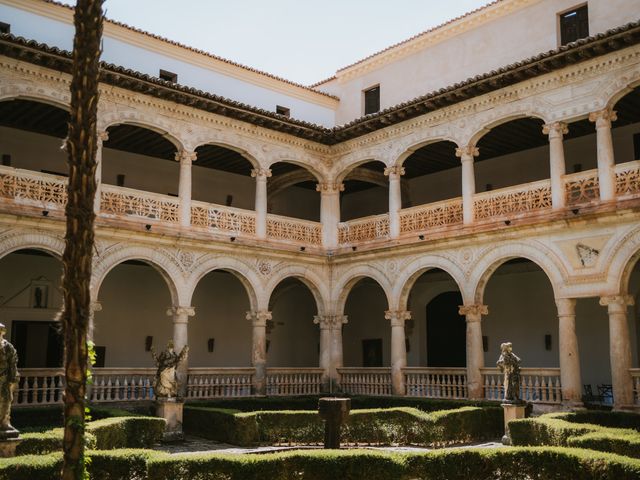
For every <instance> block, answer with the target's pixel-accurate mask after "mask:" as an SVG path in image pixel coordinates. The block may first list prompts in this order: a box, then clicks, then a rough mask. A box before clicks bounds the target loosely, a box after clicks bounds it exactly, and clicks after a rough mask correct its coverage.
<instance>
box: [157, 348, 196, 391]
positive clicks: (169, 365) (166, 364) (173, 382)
mask: <svg viewBox="0 0 640 480" xmlns="http://www.w3.org/2000/svg"><path fill="white" fill-rule="evenodd" d="M188 353H189V347H188V346H187V345H185V346H184V348H183V349H182V351H181V352H180V353H179V354H178V353H176V352H175V351H174V350H173V341H171V340H169V342H168V343H167V349H166V350H165V351H163V352H161V353H160V355H156V352H155V350H154V349H153V347H151V355H152V356H153V359H154V360H155V362H156V366H157V367H158V370H157V371H156V378H155V380H154V382H153V390H154V392H155V396H156V398H157V399H166V398H176V397H177V396H178V378H177V376H176V369H177V368H178V365H179V364H180V362H182V361H184V359H185V358H186V357H187V354H188Z"/></svg>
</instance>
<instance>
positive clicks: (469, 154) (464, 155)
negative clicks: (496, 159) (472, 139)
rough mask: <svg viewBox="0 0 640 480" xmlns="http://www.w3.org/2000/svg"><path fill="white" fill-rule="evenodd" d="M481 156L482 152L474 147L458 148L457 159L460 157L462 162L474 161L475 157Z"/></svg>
mask: <svg viewBox="0 0 640 480" xmlns="http://www.w3.org/2000/svg"><path fill="white" fill-rule="evenodd" d="M478 155H480V150H478V147H476V146H474V145H466V146H464V147H457V148H456V157H460V159H461V160H462V161H465V160H473V157H477V156H478Z"/></svg>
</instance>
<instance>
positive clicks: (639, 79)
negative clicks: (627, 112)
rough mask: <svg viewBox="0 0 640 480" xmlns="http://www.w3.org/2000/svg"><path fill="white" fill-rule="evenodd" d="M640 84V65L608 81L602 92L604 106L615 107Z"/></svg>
mask: <svg viewBox="0 0 640 480" xmlns="http://www.w3.org/2000/svg"><path fill="white" fill-rule="evenodd" d="M639 86H640V67H636V68H634V70H632V71H630V72H627V73H626V74H625V75H622V76H620V77H617V78H616V79H615V80H614V81H613V82H608V83H607V85H606V87H605V89H604V91H603V92H602V97H601V98H602V99H603V100H602V104H603V106H604V107H608V108H614V107H615V105H616V103H618V102H619V101H620V100H622V98H623V97H624V96H625V95H627V94H628V93H629V92H631V91H632V90H633V89H634V88H637V87H639Z"/></svg>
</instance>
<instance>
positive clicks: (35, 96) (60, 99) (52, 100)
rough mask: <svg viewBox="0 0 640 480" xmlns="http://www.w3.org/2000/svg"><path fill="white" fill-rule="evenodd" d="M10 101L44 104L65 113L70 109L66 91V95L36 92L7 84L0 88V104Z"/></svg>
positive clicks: (29, 88)
mask: <svg viewBox="0 0 640 480" xmlns="http://www.w3.org/2000/svg"><path fill="white" fill-rule="evenodd" d="M11 100H30V101H32V102H39V103H46V104H47V105H51V106H53V107H57V108H60V109H62V110H64V111H66V112H68V111H69V109H70V108H71V107H70V105H69V102H70V100H71V99H70V97H69V93H68V90H67V92H66V93H62V92H59V91H57V90H53V89H52V90H45V89H41V88H38V89H37V90H36V89H34V88H33V86H31V85H22V84H15V83H9V84H6V85H2V86H0V102H7V101H11Z"/></svg>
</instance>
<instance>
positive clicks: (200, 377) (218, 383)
mask: <svg viewBox="0 0 640 480" xmlns="http://www.w3.org/2000/svg"><path fill="white" fill-rule="evenodd" d="M254 374H255V369H254V368H252V367H251V368H190V369H189V374H188V380H187V398H189V399H202V400H204V399H207V398H232V397H248V396H251V394H252V387H253V375H254Z"/></svg>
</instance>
